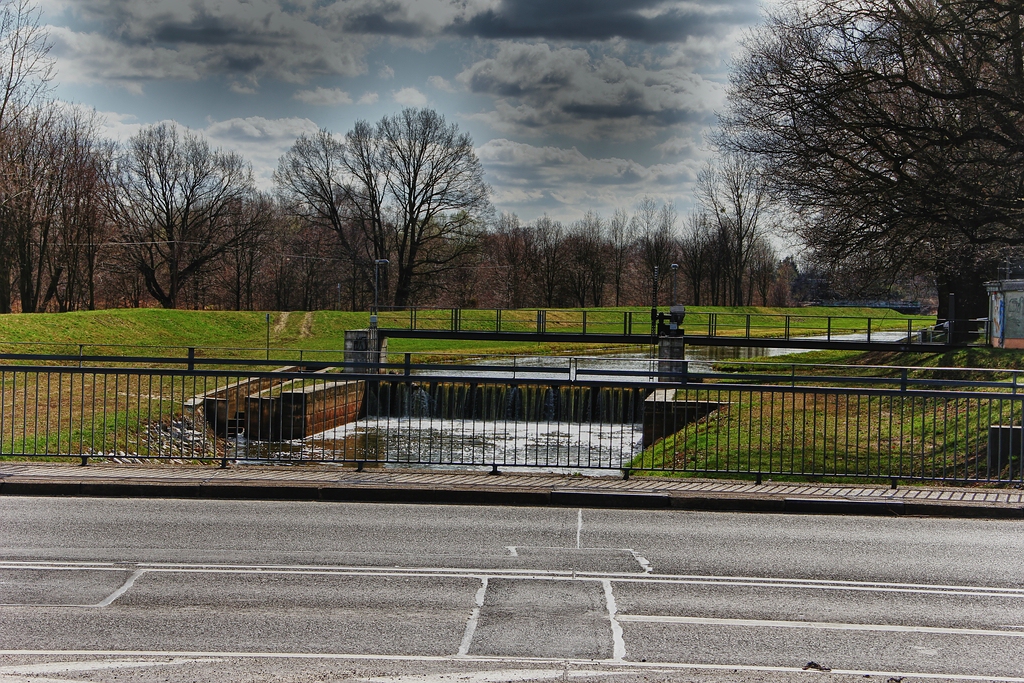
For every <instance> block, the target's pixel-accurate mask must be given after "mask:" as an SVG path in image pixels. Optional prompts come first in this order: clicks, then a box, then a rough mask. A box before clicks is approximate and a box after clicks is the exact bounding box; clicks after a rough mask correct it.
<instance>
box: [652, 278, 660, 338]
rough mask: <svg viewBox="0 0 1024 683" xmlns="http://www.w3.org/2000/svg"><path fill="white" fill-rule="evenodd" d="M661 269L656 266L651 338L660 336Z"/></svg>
mask: <svg viewBox="0 0 1024 683" xmlns="http://www.w3.org/2000/svg"><path fill="white" fill-rule="evenodd" d="M660 271H661V268H659V267H658V266H654V280H652V282H651V338H652V339H653V338H654V337H656V336H657V334H658V274H659V272H660Z"/></svg>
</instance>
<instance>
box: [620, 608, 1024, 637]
mask: <svg viewBox="0 0 1024 683" xmlns="http://www.w3.org/2000/svg"><path fill="white" fill-rule="evenodd" d="M619 621H622V622H637V623H651V624H696V625H700V626H746V627H768V628H810V629H815V630H821V629H824V630H830V631H888V632H897V633H935V634H945V635H957V636H961V635H962V636H1002V637H1007V638H1024V632H1021V631H996V630H993V629H981V628H946V627H943V626H902V625H899V624H844V623H837V622H829V621H784V620H774V619H720V618H714V617H670V616H659V615H647V614H620V615H619Z"/></svg>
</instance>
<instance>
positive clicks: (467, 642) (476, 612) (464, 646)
mask: <svg viewBox="0 0 1024 683" xmlns="http://www.w3.org/2000/svg"><path fill="white" fill-rule="evenodd" d="M486 595H487V577H486V576H483V577H480V588H478V589H477V591H476V601H475V604H476V606H475V607H473V611H472V612H470V614H469V621H467V622H466V631H465V633H463V634H462V643H461V644H460V645H459V654H458V655H457V656H459V657H466V656H467V655H469V648H470V646H471V645H472V644H473V634H475V633H476V625H477V623H478V622H479V621H480V608H481V607H483V606H484V597H485V596H486Z"/></svg>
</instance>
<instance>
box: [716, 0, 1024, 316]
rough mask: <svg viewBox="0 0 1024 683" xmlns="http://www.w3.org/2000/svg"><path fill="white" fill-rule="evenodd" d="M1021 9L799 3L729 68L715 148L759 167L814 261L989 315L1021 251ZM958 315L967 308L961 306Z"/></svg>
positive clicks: (971, 3) (965, 0)
mask: <svg viewBox="0 0 1024 683" xmlns="http://www.w3.org/2000/svg"><path fill="white" fill-rule="evenodd" d="M1021 12H1022V8H1021V5H1020V2H1017V1H1010V2H1006V1H1003V0H949V1H946V2H919V1H917V0H850V1H848V2H845V1H844V2H833V1H832V0H812V1H810V2H805V3H796V2H794V3H790V4H785V5H782V6H781V7H779V8H778V9H776V10H774V11H772V12H771V13H770V14H769V15H768V17H767V20H766V21H765V22H764V24H763V26H762V27H761V28H759V29H757V30H755V31H754V32H753V34H752V35H751V36H750V38H749V39H748V40H747V42H746V45H745V49H744V52H743V54H742V55H741V56H740V57H739V59H738V60H737V61H736V68H735V69H734V71H733V74H732V76H731V85H730V88H729V98H730V105H729V109H728V111H726V112H725V113H724V116H723V117H722V121H723V131H724V134H723V135H721V136H720V139H719V142H720V143H721V144H722V145H724V146H725V147H726V148H728V149H730V150H732V151H734V152H737V153H741V154H752V155H756V157H757V159H758V163H759V164H760V165H761V166H763V167H764V168H765V170H766V174H765V177H766V179H768V180H769V181H770V182H771V185H772V189H773V191H774V192H775V193H776V194H777V195H778V196H779V197H782V198H785V199H786V200H787V201H788V202H789V203H790V204H791V205H792V206H793V207H794V209H795V210H796V215H797V217H798V218H799V220H798V221H797V222H795V223H794V225H795V226H796V230H797V232H798V234H799V236H800V237H801V238H802V239H803V240H804V241H805V242H806V244H807V245H808V246H810V247H811V248H812V249H814V250H815V252H816V253H817V254H818V256H819V258H822V259H829V260H831V261H833V262H836V263H838V262H840V261H844V260H847V259H852V260H854V261H856V262H857V263H859V264H863V265H870V266H871V268H872V270H873V271H874V273H875V277H880V276H887V277H888V278H889V279H890V280H892V279H893V278H895V277H896V276H897V274H898V271H900V270H901V269H905V268H906V267H907V266H908V264H909V265H910V267H911V268H913V269H914V270H917V271H919V272H920V271H925V272H928V273H930V274H932V275H933V276H934V277H935V278H936V280H937V281H938V285H939V289H940V296H939V302H940V315H943V314H944V309H945V305H946V301H947V296H946V294H947V293H949V292H957V295H958V299H959V301H960V303H959V304H958V305H957V313H958V315H968V316H972V315H979V316H983V315H985V312H986V310H987V309H986V306H987V300H986V295H985V291H984V288H983V287H982V282H983V280H984V279H986V277H988V276H990V275H994V270H990V269H991V268H992V266H993V265H994V263H995V262H996V261H997V258H996V257H997V256H998V255H999V252H1000V251H1001V250H1002V249H1005V248H1008V247H1013V246H1016V245H1021V244H1024V146H1022V145H1021V140H1022V139H1024V50H1022V48H1021V45H1022V26H1021ZM965 304H966V305H965Z"/></svg>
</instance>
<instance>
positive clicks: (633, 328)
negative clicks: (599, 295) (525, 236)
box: [378, 308, 988, 351]
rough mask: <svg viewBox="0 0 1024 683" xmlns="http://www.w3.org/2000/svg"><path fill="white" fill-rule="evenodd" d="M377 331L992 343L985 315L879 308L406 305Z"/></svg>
mask: <svg viewBox="0 0 1024 683" xmlns="http://www.w3.org/2000/svg"><path fill="white" fill-rule="evenodd" d="M378 325H379V335H380V336H381V337H388V338H418V339H458V340H476V341H507V342H542V341H543V342H556V343H576V344H578V343H586V344H605V345H612V344H651V343H654V342H656V341H657V339H658V338H659V337H663V336H683V337H684V338H685V341H686V343H687V344H692V345H697V346H752V347H763V348H793V349H840V350H857V351H861V350H862V351H912V350H925V349H927V350H941V349H944V348H949V347H953V346H965V345H972V344H974V345H979V344H985V343H986V342H987V338H988V335H987V321H985V320H958V321H954V329H955V330H956V333H955V334H953V335H952V339H951V335H950V334H949V327H948V325H938V326H937V325H936V320H935V318H934V317H933V316H908V315H901V314H898V313H895V312H893V311H890V310H887V309H879V311H878V315H877V316H853V315H849V316H847V315H831V316H821V315H795V314H763V313H758V312H750V313H746V312H738V313H733V312H728V313H723V312H707V311H696V312H690V313H687V315H686V317H685V319H684V322H683V325H682V326H681V327H680V328H679V329H678V330H671V329H670V327H669V324H668V314H667V311H664V310H662V311H656V312H653V311H651V310H649V309H648V310H643V309H625V310H622V309H574V310H565V309H515V310H508V309H460V308H452V309H431V310H420V309H415V308H413V309H407V310H401V311H382V312H381V314H380V316H379V322H378Z"/></svg>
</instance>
